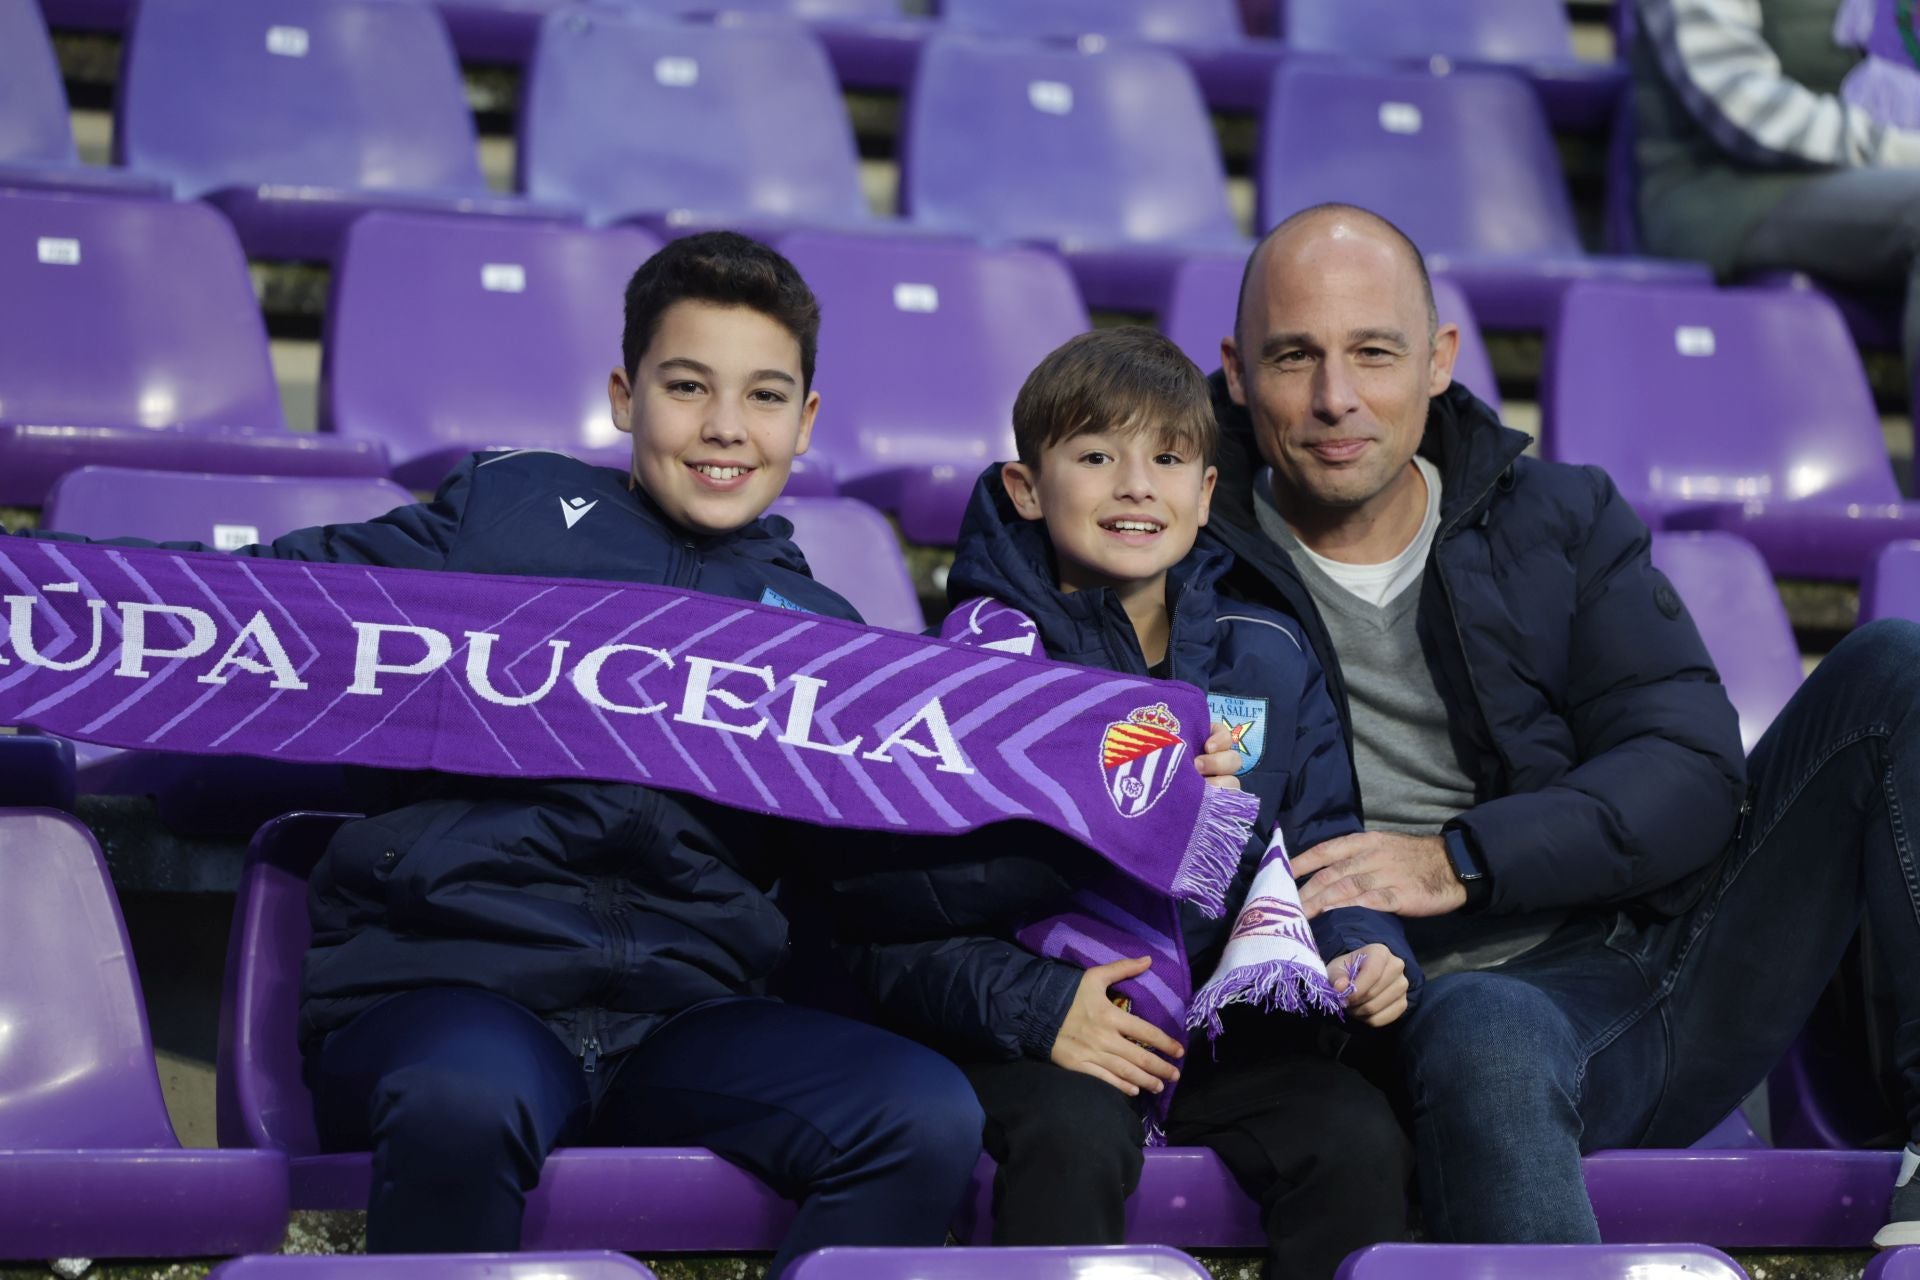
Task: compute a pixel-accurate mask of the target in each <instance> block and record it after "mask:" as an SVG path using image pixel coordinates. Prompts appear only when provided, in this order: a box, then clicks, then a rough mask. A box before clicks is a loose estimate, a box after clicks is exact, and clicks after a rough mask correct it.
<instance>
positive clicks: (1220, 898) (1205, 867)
mask: <svg viewBox="0 0 1920 1280" xmlns="http://www.w3.org/2000/svg"><path fill="white" fill-rule="evenodd" d="M1259 816H1260V797H1258V796H1256V795H1254V794H1253V793H1252V792H1250V791H1235V790H1232V789H1230V788H1227V787H1212V786H1210V787H1208V788H1207V789H1206V794H1205V795H1203V796H1202V797H1201V798H1200V817H1199V820H1198V821H1196V822H1195V823H1194V825H1193V835H1192V836H1191V837H1189V839H1188V840H1187V849H1186V852H1185V853H1183V854H1181V855H1180V865H1179V867H1178V868H1176V869H1175V871H1174V874H1173V885H1172V889H1173V895H1174V896H1175V897H1177V898H1184V899H1186V900H1187V901H1188V902H1191V903H1193V904H1194V905H1195V906H1197V907H1199V908H1200V910H1201V911H1203V912H1205V913H1206V914H1207V915H1209V916H1213V917H1215V918H1216V919H1217V918H1219V917H1220V916H1223V915H1225V914H1226V912H1227V886H1228V885H1230V884H1232V883H1233V876H1234V872H1236V871H1238V870H1239V869H1240V855H1241V853H1242V851H1244V850H1245V848H1246V846H1247V836H1248V834H1249V833H1250V832H1251V830H1252V827H1253V823H1254V821H1255V819H1257V818H1258V817H1259Z"/></svg>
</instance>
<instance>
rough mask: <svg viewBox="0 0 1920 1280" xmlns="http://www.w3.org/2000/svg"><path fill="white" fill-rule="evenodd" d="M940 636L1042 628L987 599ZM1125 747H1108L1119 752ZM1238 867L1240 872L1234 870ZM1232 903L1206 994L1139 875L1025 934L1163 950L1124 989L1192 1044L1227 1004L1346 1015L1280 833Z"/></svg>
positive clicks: (1131, 1004)
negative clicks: (1240, 899) (1242, 895)
mask: <svg viewBox="0 0 1920 1280" xmlns="http://www.w3.org/2000/svg"><path fill="white" fill-rule="evenodd" d="M940 634H941V637H942V638H943V639H947V640H952V641H954V642H956V643H959V644H966V645H972V646H974V647H976V648H980V649H990V650H994V651H996V652H1000V653H1018V654H1032V653H1034V652H1035V650H1037V649H1038V648H1039V635H1040V631H1039V628H1038V627H1036V626H1035V625H1034V622H1033V619H1031V618H1029V617H1027V615H1026V614H1024V613H1021V612H1020V611H1019V610H1018V609H1014V608H1011V607H1009V606H1007V605H1004V604H1001V603H999V602H998V601H995V600H987V599H980V600H971V601H968V602H966V603H964V604H962V605H960V606H959V607H958V608H956V609H954V610H953V611H952V612H951V613H949V614H948V615H947V620H946V622H945V624H944V625H943V626H942V627H941V631H940ZM1063 665H1065V664H1063ZM1075 669H1076V670H1079V669H1081V668H1075ZM1208 727H1209V726H1208V724H1207V723H1206V718H1205V717H1204V716H1203V717H1202V722H1201V723H1200V724H1198V725H1195V726H1193V728H1192V729H1191V730H1189V736H1190V737H1192V739H1193V740H1194V741H1196V742H1202V743H1204V742H1205V741H1206V738H1207V732H1208ZM1119 729H1120V726H1118V725H1115V726H1113V727H1112V728H1110V729H1109V741H1110V742H1111V741H1112V739H1113V738H1114V737H1115V736H1117V735H1116V733H1115V731H1116V730H1119ZM1114 754H1116V752H1114V751H1109V752H1108V753H1107V755H1108V757H1109V758H1111V757H1112V756H1113V755H1114ZM1189 772H1192V770H1189ZM1195 776H1198V775H1197V774H1196V775H1195ZM1210 789H1213V790H1217V788H1210ZM1255 807H1256V809H1257V808H1258V801H1257V798H1256V802H1255ZM1235 861H1236V863H1237V861H1238V857H1237V855H1236V859H1235ZM1227 874H1228V879H1229V880H1231V878H1232V871H1231V870H1230V871H1229V872H1228V873H1227ZM1232 905H1233V907H1234V916H1235V919H1234V927H1233V932H1232V936H1231V937H1230V939H1229V940H1228V943H1227V950H1226V953H1225V954H1224V955H1223V956H1222V957H1221V961H1220V966H1219V968H1218V970H1216V972H1215V973H1214V974H1213V976H1212V977H1210V978H1209V979H1208V980H1207V981H1206V982H1205V983H1203V984H1202V985H1201V987H1200V990H1199V991H1198V992H1196V991H1195V990H1194V982H1193V970H1192V966H1191V965H1190V964H1189V963H1188V960H1187V947H1186V938H1185V930H1184V929H1183V928H1182V926H1181V922H1180V908H1179V904H1178V903H1176V902H1175V901H1173V899H1172V898H1170V897H1168V896H1166V895H1165V894H1162V893H1155V892H1152V891H1151V888H1150V887H1143V885H1142V884H1141V883H1140V882H1138V881H1137V880H1128V879H1126V878H1124V877H1121V876H1108V877H1106V878H1105V880H1103V881H1102V882H1100V883H1097V884H1090V885H1084V886H1082V887H1080V888H1078V889H1076V890H1075V891H1074V894H1073V897H1072V902H1071V905H1070V907H1069V908H1068V910H1066V911H1065V912H1063V913H1061V914H1059V915H1056V916H1050V917H1048V918H1047V919H1044V920H1040V921H1037V922H1035V923H1033V924H1030V925H1028V926H1026V927H1025V928H1023V929H1021V930H1019V931H1018V933H1017V934H1016V937H1017V938H1018V940H1019V942H1020V945H1021V946H1023V947H1025V948H1026V949H1027V950H1029V951H1031V952H1033V953H1034V954H1035V955H1040V956H1047V957H1049V958H1051V959H1055V960H1064V961H1066V962H1067V963H1069V964H1072V965H1074V966H1076V967H1078V968H1082V969H1091V968H1093V967H1094V966H1096V965H1102V964H1110V963H1112V962H1113V961H1115V960H1124V959H1128V958H1130V957H1134V956H1140V955H1147V956H1151V957H1152V958H1153V967H1152V968H1150V969H1148V970H1147V971H1146V972H1145V973H1143V974H1141V975H1140V976H1139V977H1137V978H1129V979H1127V980H1126V981H1125V982H1122V983H1120V984H1118V986H1116V987H1115V988H1114V990H1116V991H1118V992H1119V993H1120V996H1121V999H1123V1000H1124V1001H1125V1006H1126V1008H1127V1010H1128V1011H1129V1012H1130V1013H1132V1014H1133V1015H1134V1016H1136V1017H1139V1018H1144V1019H1146V1020H1147V1021H1148V1022H1151V1023H1152V1024H1153V1025H1154V1026H1156V1027H1158V1028H1160V1030H1162V1031H1164V1032H1166V1034H1168V1035H1169V1036H1172V1037H1173V1038H1174V1039H1175V1040H1178V1041H1179V1042H1180V1043H1181V1044H1183V1045H1184V1044H1186V1043H1187V1041H1188V1036H1189V1034H1190V1033H1191V1032H1192V1031H1196V1030H1200V1029H1202V1028H1204V1029H1205V1030H1206V1031H1207V1033H1208V1036H1209V1038H1211V1037H1214V1036H1218V1035H1220V1034H1221V1031H1222V1030H1223V1025H1222V1022H1221V1013H1222V1012H1223V1011H1224V1010H1225V1009H1226V1007H1227V1006H1228V1005H1232V1004H1251V1005H1253V1006H1255V1007H1257V1008H1261V1009H1266V1010H1269V1011H1279V1012H1285V1013H1308V1012H1322V1013H1331V1014H1334V1015H1336V1016H1338V1015H1339V1014H1341V1012H1342V1010H1343V1006H1342V1004H1341V1000H1340V997H1339V996H1338V995H1337V994H1336V993H1335V992H1334V989H1333V984H1332V982H1331V981H1330V980H1329V978H1328V976H1327V971H1326V965H1325V964H1324V962H1323V961H1322V959H1321V957H1320V952H1319V949H1318V948H1317V947H1316V946H1315V945H1314V940H1313V933H1312V931H1311V929H1310V928H1309V927H1308V925H1307V920H1306V915H1305V913H1304V912H1302V911H1301V909H1300V895H1299V891H1298V889H1297V888H1296V887H1295V885H1294V881H1293V866H1292V864H1291V863H1290V862H1289V861H1288V860H1287V855H1286V850H1285V849H1284V848H1283V847H1282V844H1281V840H1280V837H1279V833H1278V832H1277V831H1276V832H1275V834H1274V838H1273V840H1272V842H1271V844H1270V845H1269V847H1268V849H1267V851H1266V853H1265V854H1264V855H1263V856H1262V858H1261V860H1260V867H1259V869H1258V872H1257V873H1256V875H1255V877H1254V880H1253V883H1252V885H1251V886H1250V888H1249V890H1248V892H1247V897H1246V901H1245V902H1244V903H1235V904H1232ZM1173 1092H1174V1086H1173V1085H1168V1086H1167V1087H1166V1088H1165V1089H1163V1090H1162V1091H1161V1092H1160V1093H1158V1094H1153V1095H1148V1096H1145V1097H1144V1099H1143V1100H1144V1101H1145V1103H1146V1105H1147V1116H1146V1126H1147V1145H1148V1146H1159V1145H1161V1144H1163V1143H1164V1142H1165V1141H1166V1122H1167V1115H1168V1113H1169V1111H1170V1110H1171V1109H1172V1106H1173Z"/></svg>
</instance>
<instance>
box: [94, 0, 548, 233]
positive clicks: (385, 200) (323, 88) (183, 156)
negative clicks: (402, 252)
mask: <svg viewBox="0 0 1920 1280" xmlns="http://www.w3.org/2000/svg"><path fill="white" fill-rule="evenodd" d="M127 38H128V45H127V54H126V60H125V63H124V66H123V70H122V73H121V81H120V93H119V98H118V101H117V103H116V109H117V115H116V120H115V129H114V150H115V154H116V157H117V159H118V160H119V161H120V162H121V163H123V164H125V165H127V166H128V167H130V168H132V169H135V170H137V171H139V172H142V173H148V174H153V175H156V176H159V177H163V178H166V179H167V180H169V181H170V182H172V183H173V184H174V187H175V189H176V190H177V191H178V193H179V194H180V195H182V196H185V197H201V196H205V197H208V198H210V199H212V200H213V201H214V202H215V203H216V204H217V205H219V207H220V208H221V210H222V211H223V212H224V213H226V214H227V216H228V217H229V218H231V219H232V220H233V222H234V225H235V227H236V228H237V229H238V230H239V232H240V236H241V239H242V240H243V241H244V242H245V243H246V245H247V248H248V250H249V252H251V253H253V254H254V255H256V256H273V257H299V258H325V257H327V256H329V254H330V253H331V250H332V248H333V244H334V242H335V240H336V239H337V237H338V235H339V232H340V231H341V230H342V229H343V228H344V227H345V226H346V224H347V223H348V222H349V221H351V219H352V218H353V217H354V216H356V215H357V214H358V213H361V212H364V211H365V210H367V209H370V208H389V207H395V206H396V205H397V206H400V207H412V208H427V209H436V210H443V211H454V212H466V213H474V214H485V215H492V216H502V217H511V216H526V217H555V216H565V213H564V211H559V210H553V209H540V208H537V207H528V206H525V205H523V204H521V203H520V202H517V201H513V200H510V199H507V198H503V197H499V196H495V195H493V194H492V193H490V192H489V191H488V190H487V185H486V182H485V180H484V179H483V178H482V177H481V175H480V162H479V156H478V150H477V142H476V139H475V135H474V128H473V117H472V115H471V114H470V112H469V111H468V109H467V104H466V95H465V92H464V90H463V89H462V87H461V81H460V70H459V66H458V65H457V63H456V62H455V61H454V54H453V47H452V45H451V44H450V43H449V42H448V39H447V33H446V30H445V28H444V27H443V26H442V25H441V22H440V18H439V15H438V14H437V13H436V12H435V11H434V10H433V9H432V8H430V7H428V6H426V5H424V4H417V3H403V2H400V0H257V2H255V3H249V4H247V5H245V6H242V7H240V8H235V7H234V6H232V5H230V4H227V3H224V2H223V0H144V2H143V3H142V4H141V5H140V7H139V9H138V11H137V12H136V13H135V15H134V22H133V28H132V30H131V31H130V32H129V34H128V37H127Z"/></svg>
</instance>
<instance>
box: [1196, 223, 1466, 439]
mask: <svg viewBox="0 0 1920 1280" xmlns="http://www.w3.org/2000/svg"><path fill="white" fill-rule="evenodd" d="M1245 266H1246V259H1245V258H1244V257H1238V258H1223V257H1199V258H1189V259H1187V261H1185V262H1183V263H1181V264H1180V269H1179V270H1178V271H1176V272H1175V273H1174V277H1173V283H1172V285H1171V287H1169V289H1168V290H1167V299H1166V301H1165V302H1164V303H1162V304H1161V307H1160V331H1161V332H1162V333H1164V334H1166V335H1167V336H1168V337H1169V338H1172V339H1173V340H1174V342H1175V343H1177V344H1178V345H1179V347H1180V349H1181V350H1182V351H1184V352H1186V353H1187V355H1188V357H1189V358H1190V359H1191V360H1192V361H1193V362H1194V363H1195V364H1197V365H1199V366H1200V367H1201V368H1202V369H1204V370H1206V371H1207V372H1209V373H1211V372H1213V371H1214V370H1215V369H1218V368H1219V367H1220V339H1222V338H1224V337H1226V336H1227V335H1228V334H1229V333H1231V332H1232V331H1233V309H1234V307H1235V305H1236V304H1237V303H1238V302H1239V300H1240V274H1241V272H1242V271H1243V270H1244V269H1245ZM1433 305H1434V307H1435V308H1436V309H1437V310H1438V311H1439V312H1440V322H1441V323H1442V324H1457V325H1459V326H1460V354H1459V355H1458V356H1456V357H1455V358H1454V362H1453V376H1454V380H1455V381H1457V382H1459V383H1460V385H1462V386H1464V387H1466V388H1467V389H1468V390H1469V391H1471V392H1473V394H1475V395H1476V396H1479V397H1480V398H1481V399H1482V400H1484V401H1486V402H1487V403H1488V404H1489V405H1492V406H1493V409H1494V412H1496V413H1498V412H1499V411H1500V385H1499V383H1497V382H1496V381H1495V380H1494V377H1493V364H1492V362H1491V361H1490V360H1488V358H1487V345H1486V343H1485V341H1484V340H1483V339H1482V338H1481V337H1480V323H1479V321H1477V320H1475V319H1474V316H1473V308H1472V307H1470V306H1468V305H1467V299H1466V296H1465V295H1464V294H1462V293H1461V292H1460V289H1459V286H1457V285H1455V284H1454V283H1453V281H1451V280H1448V279H1446V278H1445V277H1443V276H1435V277H1434V278H1433Z"/></svg>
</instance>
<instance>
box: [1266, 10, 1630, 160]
mask: <svg viewBox="0 0 1920 1280" xmlns="http://www.w3.org/2000/svg"><path fill="white" fill-rule="evenodd" d="M1282 8H1283V10H1284V12H1285V17H1284V19H1283V21H1284V22H1285V24H1286V32H1287V44H1288V46H1289V47H1290V48H1293V49H1298V50H1302V51H1305V52H1311V53H1326V54H1338V55H1342V56H1347V57H1360V58H1374V59H1390V60H1394V61H1400V62H1409V63H1418V64H1420V65H1423V66H1425V65H1428V64H1429V63H1430V61H1431V60H1434V59H1444V60H1445V61H1447V62H1448V63H1451V64H1454V65H1457V66H1462V67H1498V68H1502V69H1505V70H1508V71H1512V72H1516V73H1518V74H1520V75H1522V76H1524V77H1525V78H1526V79H1527V80H1528V82H1529V83H1530V84H1531V85H1532V86H1533V90H1534V92H1535V94H1536V95H1537V96H1538V97H1539V99H1540V102H1541V105H1542V106H1543V107H1544V108H1545V109H1546V112H1547V115H1548V117H1549V118H1550V119H1551V120H1552V121H1553V124H1554V126H1555V127H1556V128H1558V129H1562V130H1568V131H1573V132H1581V133H1601V132H1604V131H1605V130H1606V129H1607V127H1608V124H1609V122H1610V120H1611V118H1612V115H1613V112H1614V108H1615V104H1616V103H1618V102H1619V101H1620V99H1621V97H1622V91H1623V90H1624V88H1625V86H1626V72H1625V71H1624V69H1623V68H1622V67H1621V66H1620V65H1619V64H1618V63H1617V62H1615V63H1596V62H1583V61H1581V60H1580V59H1579V58H1578V57H1576V56H1575V54H1574V51H1573V27H1572V24H1571V22H1570V21H1569V19H1568V16H1567V9H1566V6H1565V5H1557V4H1541V3H1539V2H1538V0H1421V3H1419V4H1417V5H1408V4H1402V3H1400V2H1399V0H1285V3H1284V4H1283V5H1282Z"/></svg>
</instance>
